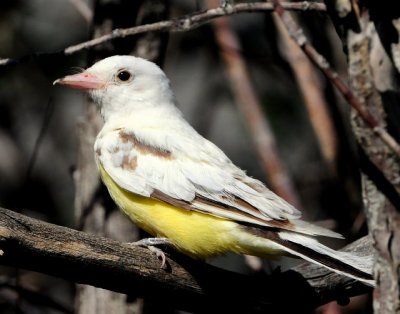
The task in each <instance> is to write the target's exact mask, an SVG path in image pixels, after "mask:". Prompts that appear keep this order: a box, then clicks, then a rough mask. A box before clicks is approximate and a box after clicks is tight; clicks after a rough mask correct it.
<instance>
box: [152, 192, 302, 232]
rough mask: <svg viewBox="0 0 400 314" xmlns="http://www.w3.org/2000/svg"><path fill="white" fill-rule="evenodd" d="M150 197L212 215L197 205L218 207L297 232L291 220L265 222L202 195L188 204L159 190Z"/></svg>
mask: <svg viewBox="0 0 400 314" xmlns="http://www.w3.org/2000/svg"><path fill="white" fill-rule="evenodd" d="M150 197H151V198H154V199H157V200H159V201H162V202H164V203H167V204H171V205H173V206H176V207H179V208H183V209H186V210H189V211H197V212H201V213H204V214H208V215H211V213H210V212H207V211H204V210H200V209H198V208H197V207H196V203H202V204H206V205H210V206H215V207H218V208H219V209H223V210H225V211H227V212H231V213H234V214H239V215H241V216H245V217H247V218H250V219H253V220H256V221H258V222H261V223H263V224H266V225H268V226H270V227H271V228H282V229H286V230H295V226H294V225H293V224H292V223H291V222H290V221H289V220H275V219H274V220H264V219H261V218H258V217H255V216H253V215H252V214H249V213H246V212H244V211H242V210H240V209H237V208H235V207H233V206H229V205H227V204H224V203H221V202H218V201H214V200H210V199H207V198H205V197H203V196H201V195H196V196H195V198H194V200H193V201H192V202H186V201H183V200H178V199H175V198H173V197H171V196H169V195H167V194H165V193H163V192H161V191H159V190H154V192H153V193H152V194H151V195H150ZM236 200H240V202H241V204H246V206H250V207H252V209H253V210H257V209H256V208H255V207H253V206H252V205H250V204H248V203H247V202H245V201H243V200H242V199H239V198H236Z"/></svg>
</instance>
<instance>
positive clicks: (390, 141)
mask: <svg viewBox="0 0 400 314" xmlns="http://www.w3.org/2000/svg"><path fill="white" fill-rule="evenodd" d="M272 3H273V5H274V7H275V12H276V13H277V14H278V15H279V16H280V18H281V20H282V22H283V24H284V25H285V27H286V29H287V30H288V32H289V34H290V36H291V37H292V39H293V40H294V41H295V42H296V43H297V45H298V46H299V47H300V48H301V49H302V50H303V51H304V53H305V54H306V55H307V56H308V58H309V59H310V60H311V61H312V62H313V63H314V64H315V65H316V66H317V67H318V68H319V69H320V70H321V71H322V72H323V73H324V74H325V76H326V77H327V78H328V79H329V80H330V81H331V82H332V84H333V85H334V86H335V87H336V88H337V89H338V90H339V92H340V93H341V94H342V95H343V97H344V98H346V100H347V102H348V103H349V104H350V105H351V106H352V107H353V108H354V109H355V110H356V111H357V112H358V114H359V115H360V116H361V117H362V119H363V120H364V121H365V122H366V123H367V124H368V126H369V127H370V128H371V129H372V130H373V131H374V133H375V134H376V135H378V136H379V137H380V138H381V139H382V141H383V142H384V143H386V145H388V146H389V147H390V148H391V149H392V150H393V152H395V153H396V154H397V156H399V157H400V145H399V144H398V143H397V142H396V140H395V139H394V138H393V137H392V136H391V135H390V134H389V133H388V132H387V131H386V130H385V129H384V128H383V127H382V126H380V125H379V123H378V121H377V120H376V119H375V118H374V117H373V116H372V115H371V114H370V113H369V112H368V111H367V110H366V109H365V107H364V106H363V105H362V103H361V102H360V101H359V100H358V98H357V97H356V96H355V95H354V93H353V92H352V91H351V90H350V88H349V87H348V86H347V85H346V83H345V82H344V81H343V80H342V79H341V78H340V76H339V74H338V73H337V72H336V71H335V70H334V69H333V68H332V67H331V66H330V64H329V62H328V60H326V59H325V57H324V56H322V55H321V54H320V53H318V51H317V50H315V48H314V47H313V46H311V45H310V44H309V43H308V41H307V38H306V36H305V35H304V33H303V30H302V29H301V28H300V27H299V26H298V25H297V24H296V22H295V21H294V19H293V17H292V16H291V14H290V13H289V12H287V11H286V10H285V8H284V6H283V5H282V4H283V3H280V1H279V0H272Z"/></svg>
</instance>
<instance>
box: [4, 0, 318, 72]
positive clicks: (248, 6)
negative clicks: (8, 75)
mask: <svg viewBox="0 0 400 314" xmlns="http://www.w3.org/2000/svg"><path fill="white" fill-rule="evenodd" d="M282 6H283V7H284V8H285V9H288V10H296V11H308V10H315V11H326V6H325V4H322V3H315V2H307V1H303V2H293V3H291V2H284V3H282ZM272 10H273V5H272V3H268V2H254V3H238V4H235V5H227V6H226V7H224V8H221V7H218V8H215V9H210V10H207V11H202V12H196V13H193V14H190V15H186V16H182V17H179V18H176V19H171V20H166V21H160V22H156V23H151V24H146V25H140V26H135V27H130V28H124V29H115V30H113V31H112V32H111V33H109V34H106V35H104V36H100V37H98V38H95V39H92V40H88V41H85V42H82V43H79V44H77V45H72V46H69V47H67V48H65V49H62V50H59V51H54V52H36V53H33V54H29V55H26V56H23V57H20V58H3V59H0V66H5V65H10V64H14V63H20V62H24V61H28V60H30V59H35V58H42V57H49V56H56V55H61V56H69V55H72V54H74V53H77V52H79V51H82V50H84V49H89V48H92V47H94V46H97V45H100V44H103V43H105V42H108V41H110V40H114V39H116V38H124V37H127V36H132V35H137V34H141V33H146V32H166V31H170V32H183V31H189V30H191V29H194V28H196V27H199V26H201V25H202V24H204V23H206V22H209V21H211V20H212V19H215V18H218V17H221V16H228V15H233V14H238V13H244V12H264V11H272Z"/></svg>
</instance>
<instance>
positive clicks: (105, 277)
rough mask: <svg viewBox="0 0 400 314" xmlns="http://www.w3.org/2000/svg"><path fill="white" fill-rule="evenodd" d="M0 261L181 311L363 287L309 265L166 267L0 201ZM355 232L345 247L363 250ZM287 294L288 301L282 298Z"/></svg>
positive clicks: (365, 244)
mask: <svg viewBox="0 0 400 314" xmlns="http://www.w3.org/2000/svg"><path fill="white" fill-rule="evenodd" d="M0 248H1V250H2V251H3V254H2V255H1V256H0V264H3V265H12V266H14V267H20V268H25V269H29V270H33V271H38V272H42V273H46V274H49V275H53V276H58V277H62V278H65V279H67V280H72V281H75V282H78V283H82V284H89V285H94V286H97V287H101V288H104V289H109V290H113V291H116V292H120V293H126V294H131V295H135V296H141V297H144V298H145V299H154V298H156V299H157V300H156V301H157V302H161V303H163V304H166V305H172V306H175V307H176V308H180V309H184V310H188V311H193V310H195V311H202V310H207V309H208V310H210V308H212V309H213V310H214V309H215V310H216V311H218V310H223V311H225V312H242V313H243V311H245V312H246V313H252V312H254V313H257V312H262V311H265V310H272V311H278V310H279V311H284V312H285V311H290V310H292V311H294V310H296V311H297V312H299V311H300V312H301V311H305V310H311V309H312V308H315V307H317V306H319V305H321V304H324V303H327V302H329V301H332V300H338V301H339V302H341V303H344V302H346V300H348V298H349V297H351V296H355V295H359V294H362V293H366V292H368V291H370V288H369V287H367V286H365V285H364V284H362V283H360V282H358V281H356V280H354V279H350V278H347V277H343V276H340V275H337V274H333V273H331V272H329V271H328V270H326V269H324V268H322V267H320V266H317V265H313V264H308V263H307V264H304V265H301V266H299V267H297V268H294V269H292V270H289V271H286V272H275V273H273V274H272V275H270V276H266V277H265V276H246V275H241V274H237V273H232V272H229V271H226V270H222V269H219V268H216V267H213V266H210V265H207V264H204V263H201V262H196V261H193V260H190V259H188V258H186V257H184V256H181V255H175V254H174V255H173V256H174V258H173V259H172V258H171V256H170V254H168V258H167V262H168V263H167V265H168V267H167V269H162V268H161V267H160V265H161V263H160V261H159V260H158V259H157V257H156V256H155V255H154V254H153V253H151V252H150V251H149V250H147V249H145V248H141V247H135V248H131V247H129V246H127V245H126V244H124V243H121V242H118V241H115V240H111V239H108V238H103V237H98V236H94V235H91V234H87V233H84V232H80V231H76V230H73V229H69V228H65V227H61V226H56V225H52V224H50V223H46V222H42V221H39V220H36V219H33V218H29V217H27V216H24V215H21V214H17V213H14V212H12V211H10V210H7V209H3V208H0ZM370 249H371V241H370V239H369V238H363V239H360V240H359V241H357V242H355V243H353V244H352V246H350V247H348V250H352V251H354V250H358V251H359V252H364V253H365V254H369V252H370ZM288 300H290V302H288Z"/></svg>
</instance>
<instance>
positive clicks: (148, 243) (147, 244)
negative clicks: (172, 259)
mask: <svg viewBox="0 0 400 314" xmlns="http://www.w3.org/2000/svg"><path fill="white" fill-rule="evenodd" d="M170 244H171V242H170V241H169V240H168V239H167V238H145V239H142V240H139V241H136V242H131V243H128V245H130V246H141V247H144V248H147V249H149V250H150V251H151V252H153V253H154V254H155V255H156V256H157V258H158V259H160V260H161V268H164V266H165V265H166V262H167V258H166V256H165V253H164V252H163V250H161V249H159V248H157V247H155V246H156V245H170Z"/></svg>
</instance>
